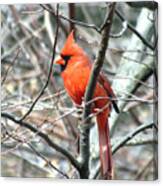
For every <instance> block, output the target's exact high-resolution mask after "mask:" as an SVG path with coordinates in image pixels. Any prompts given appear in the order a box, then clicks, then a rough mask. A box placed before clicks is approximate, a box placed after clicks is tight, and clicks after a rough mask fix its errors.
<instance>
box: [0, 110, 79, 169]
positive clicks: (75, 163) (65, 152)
mask: <svg viewBox="0 0 163 186" xmlns="http://www.w3.org/2000/svg"><path fill="white" fill-rule="evenodd" d="M1 117H3V118H7V119H9V120H11V121H13V122H14V123H16V124H18V125H19V126H21V127H25V128H27V129H29V130H30V131H32V132H33V133H35V134H37V135H38V136H40V137H41V138H42V139H44V140H45V141H46V143H48V145H49V146H50V147H52V148H53V149H55V150H56V151H58V152H60V153H61V154H63V155H64V156H65V157H66V158H67V159H68V160H69V161H70V162H71V163H72V165H73V166H74V167H75V168H76V169H77V170H79V168H80V164H79V162H78V161H77V160H76V159H75V158H74V156H73V155H72V154H71V153H69V151H68V150H66V149H65V148H63V147H61V146H59V145H57V144H56V143H54V142H53V141H52V140H51V139H50V138H49V137H48V136H47V134H45V133H43V132H41V131H40V130H38V129H37V128H35V127H33V126H32V125H31V124H30V123H27V122H25V121H23V120H20V119H16V118H15V117H14V116H12V115H11V114H8V113H3V112H2V113H1Z"/></svg>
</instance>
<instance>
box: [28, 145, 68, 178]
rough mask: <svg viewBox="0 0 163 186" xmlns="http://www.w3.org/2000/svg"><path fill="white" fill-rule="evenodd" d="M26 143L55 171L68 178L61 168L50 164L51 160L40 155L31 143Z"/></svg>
mask: <svg viewBox="0 0 163 186" xmlns="http://www.w3.org/2000/svg"><path fill="white" fill-rule="evenodd" d="M27 145H28V146H29V147H30V148H31V149H32V151H33V152H34V153H36V154H37V156H39V157H40V158H41V159H43V160H44V161H45V162H46V164H47V165H49V167H51V168H53V169H54V170H55V171H57V172H58V173H59V174H61V175H62V176H63V177H65V178H67V179H69V177H68V175H67V174H65V173H64V172H62V171H61V170H59V169H58V168H57V167H56V166H54V165H53V164H52V162H51V161H49V160H48V159H47V158H46V157H45V156H44V155H42V154H41V153H40V152H39V151H37V150H36V149H35V147H34V146H33V145H32V144H31V143H27Z"/></svg>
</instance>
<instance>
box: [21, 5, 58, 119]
mask: <svg viewBox="0 0 163 186" xmlns="http://www.w3.org/2000/svg"><path fill="white" fill-rule="evenodd" d="M58 14H59V4H57V13H56V25H57V26H56V33H55V38H54V45H53V55H52V58H51V63H50V68H49V73H48V77H47V81H46V82H45V84H44V86H43V88H42V89H41V91H40V93H39V94H38V96H37V97H36V99H35V101H34V102H33V103H32V105H31V107H30V109H29V110H28V111H27V112H26V113H25V114H24V116H22V118H21V119H20V120H24V119H25V118H26V117H27V116H28V115H29V114H30V113H31V112H32V110H33V108H34V106H35V105H36V103H37V101H38V100H39V99H40V97H41V96H42V95H43V94H44V92H45V89H46V88H47V86H48V84H49V81H50V77H51V73H52V69H53V62H54V59H55V54H56V45H57V38H58V30H59V24H58Z"/></svg>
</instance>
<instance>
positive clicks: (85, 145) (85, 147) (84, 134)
mask: <svg viewBox="0 0 163 186" xmlns="http://www.w3.org/2000/svg"><path fill="white" fill-rule="evenodd" d="M115 4H116V3H112V4H111V5H110V11H108V15H107V18H106V21H105V24H104V26H103V32H102V39H101V46H100V49H99V52H98V56H97V59H96V60H95V63H94V65H93V67H92V71H91V74H90V79H89V83H88V86H87V88H86V92H85V97H84V102H85V103H87V102H89V101H90V100H91V99H92V97H93V93H94V90H95V86H96V82H97V78H98V75H99V73H100V70H101V67H102V65H103V62H104V58H105V52H106V49H107V45H108V40H109V39H108V38H109V33H110V30H111V25H112V21H113V15H114V10H115ZM90 114H91V104H89V105H85V108H84V113H83V121H84V123H83V125H81V127H80V134H81V135H80V157H81V162H82V169H81V178H88V177H89V132H90V129H89V127H88V126H89V125H90V117H89V115H90Z"/></svg>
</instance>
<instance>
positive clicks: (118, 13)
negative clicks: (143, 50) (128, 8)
mask: <svg viewBox="0 0 163 186" xmlns="http://www.w3.org/2000/svg"><path fill="white" fill-rule="evenodd" d="M115 13H116V14H117V16H118V17H119V18H120V19H121V21H126V19H125V18H124V17H123V15H122V14H121V13H120V11H119V10H117V9H116V10H115ZM127 27H128V28H129V29H130V30H131V31H132V32H133V33H134V34H135V35H137V36H138V37H139V39H140V40H141V41H142V42H143V43H144V44H145V45H146V46H147V47H148V48H150V49H151V50H155V47H156V46H155V45H154V46H152V45H151V44H150V43H149V42H148V41H147V40H146V39H145V38H144V37H143V36H142V35H141V34H140V33H139V32H138V31H137V30H136V29H135V28H134V26H132V24H130V23H129V22H127Z"/></svg>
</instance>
